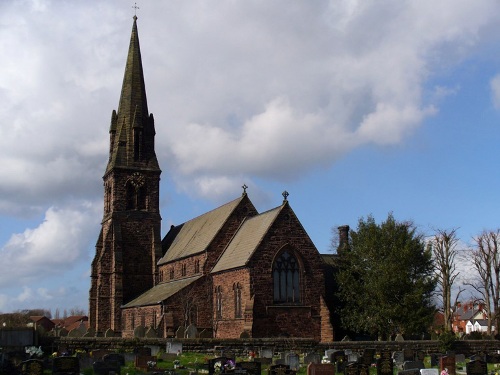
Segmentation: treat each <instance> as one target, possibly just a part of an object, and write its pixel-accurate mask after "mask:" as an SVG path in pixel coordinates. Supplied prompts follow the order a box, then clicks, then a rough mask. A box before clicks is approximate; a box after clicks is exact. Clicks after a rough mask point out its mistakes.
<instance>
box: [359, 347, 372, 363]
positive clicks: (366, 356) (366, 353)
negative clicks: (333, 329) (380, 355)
mask: <svg viewBox="0 0 500 375" xmlns="http://www.w3.org/2000/svg"><path fill="white" fill-rule="evenodd" d="M374 356H375V349H365V350H363V355H362V356H361V358H359V359H358V362H359V363H361V364H363V365H367V366H371V364H372V363H373V357H374Z"/></svg>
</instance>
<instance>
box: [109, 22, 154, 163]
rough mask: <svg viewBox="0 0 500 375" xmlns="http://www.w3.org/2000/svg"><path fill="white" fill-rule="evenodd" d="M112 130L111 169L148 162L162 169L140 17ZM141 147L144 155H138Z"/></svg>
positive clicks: (134, 25) (129, 52) (130, 48)
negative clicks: (149, 98) (136, 132)
mask: <svg viewBox="0 0 500 375" xmlns="http://www.w3.org/2000/svg"><path fill="white" fill-rule="evenodd" d="M134 130H139V131H140V133H141V136H140V137H137V138H135V137H136V136H135V135H134ZM110 133H111V134H112V145H111V150H110V152H111V154H110V160H109V163H108V168H107V170H108V171H109V170H110V169H111V168H113V167H117V166H125V167H130V166H139V167H140V166H145V165H144V164H146V165H147V167H149V168H155V169H159V166H158V161H157V160H156V155H155V152H154V135H155V130H154V119H153V115H152V114H150V113H149V111H148V102H147V97H146V85H145V84H144V72H143V70H142V58H141V49H140V45H139V34H138V32H137V16H134V23H133V26H132V34H131V36H130V45H129V49H128V55H127V63H126V65H125V74H124V76H123V84H122V91H121V95H120V102H119V106H118V113H116V112H115V111H113V114H112V117H111V127H110ZM134 142H135V143H137V142H141V145H140V146H139V145H138V144H135V145H134ZM139 150H140V152H141V157H140V158H138V156H137V155H138V152H139ZM139 159H140V160H139ZM137 162H139V163H137ZM138 164H139V165H138Z"/></svg>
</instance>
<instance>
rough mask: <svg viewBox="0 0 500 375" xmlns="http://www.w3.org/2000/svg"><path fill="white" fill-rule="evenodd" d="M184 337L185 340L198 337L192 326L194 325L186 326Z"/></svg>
mask: <svg viewBox="0 0 500 375" xmlns="http://www.w3.org/2000/svg"><path fill="white" fill-rule="evenodd" d="M184 337H185V338H187V339H195V338H197V337H198V329H197V328H196V327H195V326H194V324H190V325H188V326H187V328H186V332H184Z"/></svg>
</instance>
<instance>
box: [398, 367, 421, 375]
mask: <svg viewBox="0 0 500 375" xmlns="http://www.w3.org/2000/svg"><path fill="white" fill-rule="evenodd" d="M398 375H420V370H419V369H417V368H414V369H411V370H401V371H399V372H398Z"/></svg>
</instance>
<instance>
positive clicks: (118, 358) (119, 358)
mask: <svg viewBox="0 0 500 375" xmlns="http://www.w3.org/2000/svg"><path fill="white" fill-rule="evenodd" d="M102 360H103V361H104V362H108V363H111V362H116V363H118V364H119V365H120V366H125V357H124V356H123V354H118V353H109V354H106V355H104V356H103V357H102Z"/></svg>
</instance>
